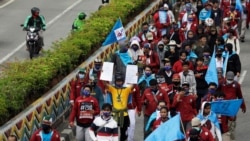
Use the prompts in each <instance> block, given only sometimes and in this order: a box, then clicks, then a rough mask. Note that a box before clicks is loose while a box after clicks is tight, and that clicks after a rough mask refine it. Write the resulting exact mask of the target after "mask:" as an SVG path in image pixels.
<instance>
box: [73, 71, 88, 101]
mask: <svg viewBox="0 0 250 141" xmlns="http://www.w3.org/2000/svg"><path fill="white" fill-rule="evenodd" d="M87 83H88V78H87V77H86V70H85V69H84V68H80V69H79V72H78V74H77V77H76V80H73V81H72V82H71V83H70V87H71V90H70V96H69V97H70V103H71V105H74V101H75V100H76V98H77V97H79V96H80V91H81V89H82V87H83V86H84V85H86V84H87Z"/></svg>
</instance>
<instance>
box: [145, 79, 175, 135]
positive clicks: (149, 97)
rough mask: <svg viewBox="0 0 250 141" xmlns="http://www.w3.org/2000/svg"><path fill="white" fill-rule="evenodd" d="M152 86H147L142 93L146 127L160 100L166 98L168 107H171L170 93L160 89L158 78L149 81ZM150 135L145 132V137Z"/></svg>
mask: <svg viewBox="0 0 250 141" xmlns="http://www.w3.org/2000/svg"><path fill="white" fill-rule="evenodd" d="M149 84H150V87H149V88H147V89H146V90H145V91H144V93H143V95H142V104H144V105H145V110H144V129H145V126H146V124H147V123H148V120H149V117H150V115H151V114H152V113H153V112H154V111H155V110H156V108H157V105H158V101H160V100H164V101H165V102H166V103H167V107H168V108H169V107H170V102H169V99H168V95H167V93H166V92H165V91H163V90H162V89H159V87H158V85H157V80H156V79H152V80H150V81H149ZM147 135H148V133H147V132H144V138H146V137H147Z"/></svg>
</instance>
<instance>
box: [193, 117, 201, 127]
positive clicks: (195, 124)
mask: <svg viewBox="0 0 250 141" xmlns="http://www.w3.org/2000/svg"><path fill="white" fill-rule="evenodd" d="M200 124H201V121H200V119H199V118H197V117H194V118H193V119H192V121H191V125H192V126H193V127H194V126H199V125H200Z"/></svg>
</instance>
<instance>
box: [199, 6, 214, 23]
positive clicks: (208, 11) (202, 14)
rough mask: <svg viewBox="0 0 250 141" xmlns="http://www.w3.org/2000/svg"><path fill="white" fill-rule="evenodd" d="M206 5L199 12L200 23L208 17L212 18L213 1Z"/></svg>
mask: <svg viewBox="0 0 250 141" xmlns="http://www.w3.org/2000/svg"><path fill="white" fill-rule="evenodd" d="M204 5H205V7H204V8H203V9H202V10H201V11H200V14H199V24H203V25H204V22H205V20H206V19H207V18H211V13H212V10H211V9H212V3H210V2H209V1H207V2H206V3H205V4H204Z"/></svg>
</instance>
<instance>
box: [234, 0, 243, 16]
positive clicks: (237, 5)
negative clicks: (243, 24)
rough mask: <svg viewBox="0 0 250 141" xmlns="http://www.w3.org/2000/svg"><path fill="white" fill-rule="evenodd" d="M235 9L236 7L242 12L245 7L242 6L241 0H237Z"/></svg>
mask: <svg viewBox="0 0 250 141" xmlns="http://www.w3.org/2000/svg"><path fill="white" fill-rule="evenodd" d="M235 9H236V10H239V11H240V13H241V14H242V12H243V8H242V4H241V2H240V0H236V5H235Z"/></svg>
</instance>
